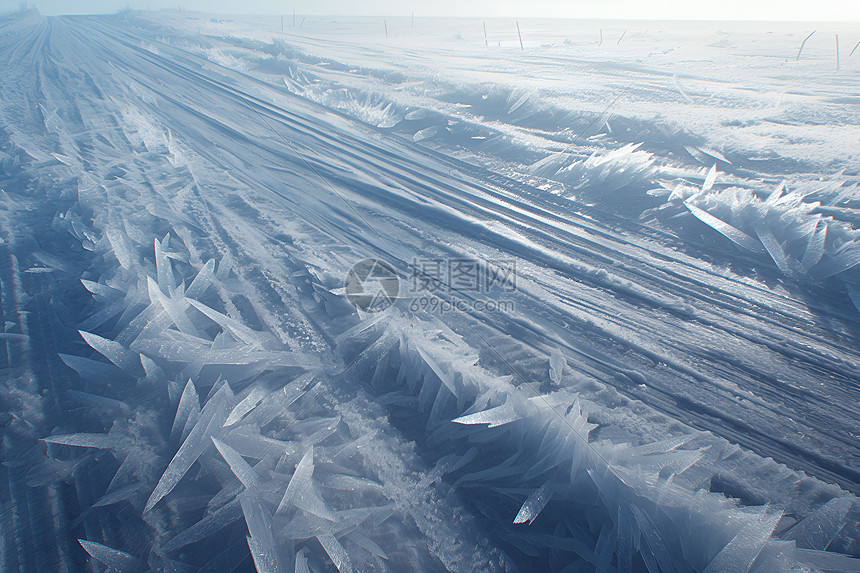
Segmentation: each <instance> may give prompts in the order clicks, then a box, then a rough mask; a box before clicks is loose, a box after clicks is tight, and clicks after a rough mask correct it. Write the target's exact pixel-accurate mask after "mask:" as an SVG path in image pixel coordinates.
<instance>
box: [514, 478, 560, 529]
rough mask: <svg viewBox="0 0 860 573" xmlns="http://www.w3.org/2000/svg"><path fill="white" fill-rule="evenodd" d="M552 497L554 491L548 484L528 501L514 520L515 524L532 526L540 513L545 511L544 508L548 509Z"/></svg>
mask: <svg viewBox="0 0 860 573" xmlns="http://www.w3.org/2000/svg"><path fill="white" fill-rule="evenodd" d="M551 496H552V490H551V489H550V484H549V483H548V482H547V483H545V484H544V485H543V486H542V487H541V488H540V489H538V490H536V491H535V492H534V493H532V494H531V495H530V496H529V497H528V499H526V501H525V503H523V506H522V507H521V508H520V511H519V513H517V516H516V517H515V518H514V523H526V522H528V523H529V524H531V523H532V522H533V521H534V520H535V519H536V518H537V516H538V515H539V514H540V512H541V511H543V508H544V507H546V504H547V503H548V502H549V499H550V497H551Z"/></svg>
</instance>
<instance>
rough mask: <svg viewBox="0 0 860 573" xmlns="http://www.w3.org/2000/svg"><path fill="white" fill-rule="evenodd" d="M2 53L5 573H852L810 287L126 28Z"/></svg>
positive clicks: (832, 411) (97, 29) (821, 291)
mask: <svg viewBox="0 0 860 573" xmlns="http://www.w3.org/2000/svg"><path fill="white" fill-rule="evenodd" d="M2 26H3V30H2V40H0V61H3V62H4V68H3V74H2V78H0V90H2V99H0V136H1V137H2V156H0V159H2V166H3V179H2V181H0V185H2V187H3V189H4V192H3V193H2V201H3V203H2V211H0V214H2V224H3V230H2V239H3V242H2V245H0V246H1V247H2V249H3V253H2V257H3V266H2V270H0V273H2V281H3V320H4V321H5V323H6V326H5V328H4V331H5V332H4V333H3V334H2V335H0V336H2V337H3V339H4V342H5V345H6V347H7V352H6V358H5V364H4V366H5V367H6V372H7V373H8V374H7V375H6V384H5V387H6V389H4V392H5V394H4V395H3V401H4V405H5V408H4V410H5V411H6V414H5V418H4V450H3V451H4V469H3V470H2V471H3V472H4V474H5V476H6V477H7V478H8V479H7V481H8V484H9V488H8V492H9V493H8V497H6V498H0V500H2V504H3V505H2V519H3V520H4V528H3V529H4V531H3V534H2V536H0V539H2V546H0V547H2V550H1V551H0V559H3V560H5V561H4V563H5V564H6V569H7V570H10V571H11V570H15V569H19V570H21V571H43V570H44V571H52V570H70V571H71V570H78V569H82V570H83V568H84V567H85V566H84V563H85V562H86V559H87V557H88V555H89V556H92V557H93V558H95V559H96V560H98V561H100V562H103V563H105V564H107V565H108V566H111V567H114V568H115V569H118V570H123V571H126V570H128V571H132V570H145V569H146V567H150V568H152V569H153V570H162V569H159V567H161V568H163V570H172V569H168V567H170V566H172V565H171V564H179V566H182V567H187V568H188V570H193V571H197V570H201V571H204V570H206V571H215V570H218V571H226V570H229V567H226V566H225V565H224V563H227V562H229V563H231V564H232V565H231V567H242V568H246V569H247V568H250V567H252V565H251V563H252V561H251V560H250V559H248V547H249V546H250V549H251V554H252V555H253V563H254V564H255V565H256V567H257V569H258V570H259V571H287V570H290V571H291V570H293V569H292V568H293V567H295V569H296V571H300V570H307V565H305V564H306V563H310V564H311V565H310V566H311V570H318V571H322V570H326V567H331V566H332V564H334V565H335V566H337V567H338V568H339V569H340V571H341V572H344V571H346V570H348V569H349V568H351V567H354V568H356V569H359V570H393V571H398V570H399V571H403V570H407V569H412V570H416V569H421V570H428V571H429V570H444V569H448V570H451V571H467V570H590V569H594V570H601V571H614V570H637V571H638V570H643V571H644V570H650V571H653V572H656V571H658V570H662V571H675V570H677V571H686V570H697V571H698V570H705V569H706V568H707V570H709V571H746V570H748V568H749V567H753V568H754V569H755V570H760V571H776V570H782V569H786V570H787V569H788V568H790V567H792V566H796V565H798V564H805V565H806V566H808V567H813V566H816V564H817V565H818V566H821V567H822V569H824V570H841V571H848V570H853V569H852V567H854V564H855V562H854V561H849V560H848V559H847V558H843V561H838V558H839V557H838V556H836V555H835V554H831V555H829V556H828V555H827V554H823V553H815V552H814V551H813V550H823V549H826V548H828V547H829V548H830V549H831V550H833V551H836V552H842V553H847V554H849V555H850V554H854V555H856V554H858V553H860V546H858V542H860V533H858V529H857V527H858V525H857V523H858V521H857V519H858V515H860V513H858V512H860V507H857V506H856V504H853V505H852V503H853V502H854V501H855V498H854V495H853V494H856V493H857V492H858V491H860V441H858V436H860V415H858V411H860V386H858V374H857V372H858V356H860V354H858V351H860V347H858V342H857V341H858V332H860V330H858V327H860V321H858V320H857V314H856V313H857V311H856V309H854V308H853V306H852V305H851V302H850V300H849V299H848V298H847V297H846V296H844V294H843V295H842V296H840V297H837V296H834V295H833V287H832V285H830V284H827V283H818V282H802V281H790V280H787V281H785V282H781V281H778V280H777V278H776V277H775V275H774V273H773V272H772V271H768V270H765V271H764V272H763V277H764V278H762V277H761V276H756V275H755V274H754V273H752V272H750V273H747V272H745V270H747V269H751V268H753V267H755V266H757V265H759V264H760V259H756V258H755V257H754V256H753V255H752V254H743V253H740V252H738V254H736V255H735V258H734V262H735V264H736V265H737V268H736V269H735V270H729V268H728V266H727V265H724V264H722V262H721V261H720V259H719V256H717V260H718V264H713V262H712V261H711V258H710V257H709V255H708V253H707V252H704V250H703V247H704V246H705V244H704V243H702V242H696V241H687V240H684V239H682V238H681V237H679V235H678V234H676V233H674V232H672V231H671V229H669V228H668V227H660V226H658V225H656V224H650V223H647V222H646V220H645V219H641V220H635V219H631V218H629V217H624V216H619V215H618V214H614V213H610V212H609V211H608V210H607V209H606V206H605V205H595V204H594V203H593V202H592V203H591V204H589V203H586V202H583V201H578V200H575V199H571V198H569V197H567V196H564V195H563V194H558V193H553V192H551V190H548V189H547V188H541V187H540V186H539V185H538V184H530V182H529V181H528V180H527V179H523V178H514V177H509V176H507V175H505V174H502V173H499V170H497V169H492V168H490V169H487V168H484V167H482V166H481V163H480V161H468V160H464V158H462V157H460V158H457V157H454V155H457V154H455V153H444V152H442V151H440V150H433V149H431V148H430V147H429V146H427V145H423V144H422V140H423V139H425V135H426V134H425V135H422V136H421V137H417V138H405V137H403V136H402V135H403V134H399V133H397V132H396V130H392V129H389V128H386V127H374V126H372V125H369V124H367V123H362V122H359V121H357V120H356V119H355V118H354V117H350V116H349V115H347V114H346V113H344V112H343V111H339V110H338V109H335V108H336V107H337V106H330V107H326V106H324V105H321V104H320V103H317V102H315V101H311V99H309V98H306V97H302V96H300V95H298V94H297V93H295V92H296V90H295V89H290V86H289V82H287V84H286V85H285V84H284V83H283V82H282V83H280V84H277V83H273V82H271V81H268V80H269V79H270V75H271V74H270V73H267V74H262V73H255V72H252V71H248V70H244V71H243V70H242V69H241V68H242V66H235V65H234V66H231V65H229V62H226V63H225V62H223V61H221V62H217V61H215V60H216V59H207V58H205V57H204V55H205V52H204V51H201V50H197V49H191V48H190V47H189V45H190V44H193V43H194V42H195V41H196V40H195V39H193V38H191V36H189V37H188V38H184V37H182V36H181V35H179V32H177V31H176V29H173V30H169V29H168V28H167V27H164V28H162V27H159V26H161V24H156V23H154V21H152V20H143V19H137V18H136V17H132V16H127V17H103V18H83V17H79V18H72V17H64V18H50V19H48V18H41V17H38V16H36V15H25V16H18V17H14V18H9V19H7V20H5V21H4V22H3V23H2ZM168 34H170V36H168ZM619 43H620V42H619ZM332 49H334V48H332ZM335 52H336V50H335ZM219 54H221V55H222V56H223V54H222V53H221V52H219ZM220 59H223V58H220ZM222 64H226V65H222ZM345 67H346V66H345ZM413 117H416V116H413ZM621 143H624V142H621ZM621 143H619V145H621ZM491 167H492V166H491ZM746 176H747V177H749V175H746ZM691 210H692V209H691ZM685 212H686V211H685ZM688 216H689V214H688ZM812 234H813V236H814V234H815V228H814V227H813V230H812ZM759 236H760V237H763V236H764V237H766V235H764V234H763V233H762V234H759ZM709 237H710V236H709ZM762 243H764V244H765V247H767V246H768V244H767V241H766V239H765V238H762ZM786 244H787V243H786ZM770 250H771V249H768V251H770ZM848 250H850V246H849V247H848V248H843V251H848ZM762 251H764V250H763V249H762ZM819 256H820V255H819ZM838 257H839V253H837V254H836V255H834V256H833V257H832V260H833V261H835V262H834V263H833V264H834V265H835V264H842V262H841V261H842V259H839V258H838ZM843 258H844V257H843ZM367 259H376V260H380V261H382V262H384V263H385V264H386V265H388V266H389V267H390V268H391V269H393V270H394V271H395V273H396V274H397V276H398V277H399V285H398V287H399V294H398V297H397V300H396V301H395V302H394V304H393V305H392V306H391V307H390V308H388V309H387V310H385V311H384V312H380V313H365V312H361V311H356V310H355V309H354V308H353V307H352V306H351V305H350V303H349V300H348V298H347V293H346V290H345V289H344V280H345V278H346V277H347V276H348V275H347V273H348V272H349V269H350V268H351V267H353V265H355V264H356V263H359V262H361V261H363V260H367ZM774 260H776V258H775V259H774ZM825 262H826V260H825ZM455 267H456V269H459V270H463V269H469V270H470V271H469V272H470V273H472V274H469V273H466V274H458V275H457V276H455V275H454V274H453V273H454V271H453V270H452V269H454V268H455ZM417 271H420V272H417ZM768 273H770V274H768ZM475 277H478V278H480V277H483V278H484V280H483V281H478V282H475V281H473V280H472V278H475ZM476 280H477V279H476ZM848 288H849V289H850V288H852V287H850V286H849V287H848ZM843 293H844V291H843ZM78 331H81V332H82V334H78ZM189 381H190V382H189ZM198 396H199V398H198ZM200 399H202V400H200ZM481 412H485V413H484V414H482V413H481ZM455 419H456V420H457V422H456V423H455V422H452V420H455ZM488 423H489V427H488V426H487V425H486V424H488ZM591 428H594V429H591ZM589 430H590V433H589ZM40 440H41V441H40ZM213 442H214V444H213ZM46 443H47V456H46V455H45V451H46V450H45V448H46V445H45V444H46ZM180 444H181V447H180ZM106 450H107V451H110V455H107V454H105V453H104V452H105V451H106ZM177 452H178V453H177ZM285 452H286V453H285ZM240 484H241V485H240ZM4 489H5V487H4ZM727 498H733V499H734V500H736V501H728V500H727ZM538 514H540V516H538ZM243 517H244V522H245V525H242V524H241V523H240V521H241V519H242V518H243ZM536 518H537V519H536ZM804 518H805V519H806V521H803V520H804ZM207 520H208V521H207ZM515 521H516V522H529V523H528V524H525V523H513V522H515ZM532 521H533V523H532ZM798 522H799V524H798V525H796V526H795V524H796V523H798ZM195 524H197V525H195ZM200 524H204V525H200ZM793 526H794V527H793ZM195 528H196V529H195ZM246 528H247V529H246ZM246 533H247V534H249V535H250V537H249V538H248V541H247V543H246V541H245V538H244V536H245V534H246ZM183 535H185V536H186V537H185V538H183V537H182V536H183ZM76 539H82V540H85V541H83V542H81V544H80V545H79V544H78V542H77V541H76ZM46 540H47V545H48V546H54V545H55V546H56V549H53V548H52V549H50V550H48V549H45V541H46ZM394 540H396V542H395V541H394ZM792 540H793V541H795V542H796V544H797V546H798V547H799V548H800V549H796V548H795V545H794V544H792V543H786V542H787V541H792ZM82 547H83V549H81V548H82ZM83 550H86V553H85V552H84V551H83ZM221 550H223V554H218V553H219V552H220V551H221ZM827 559H830V561H827V564H825V561H826V560H827ZM225 560H227V561H225ZM230 560H232V561H230ZM147 563H148V565H145V564H147ZM743 564H745V565H743ZM58 567H59V569H58ZM207 567H208V568H207ZM303 567H304V569H303ZM314 567H316V569H314ZM840 567H841V568H840ZM566 568H567V569H566ZM828 568H829V569H828ZM183 570H184V569H183Z"/></svg>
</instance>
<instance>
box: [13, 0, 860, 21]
mask: <svg viewBox="0 0 860 573" xmlns="http://www.w3.org/2000/svg"><path fill="white" fill-rule="evenodd" d="M20 4H21V2H20V1H19V0H0V12H8V11H10V10H13V9H16V8H17V7H18V6H19V5H20ZM28 4H30V5H31V6H32V5H35V6H36V7H37V8H38V9H39V11H40V12H42V13H43V14H84V13H88V14H98V13H106V12H115V11H116V10H118V9H120V8H122V7H124V6H127V5H128V6H131V7H132V8H150V9H159V8H176V7H177V6H178V5H180V4H181V6H182V8H184V9H185V10H198V11H206V12H220V13H232V14H291V13H292V11H293V10H295V11H296V12H298V13H301V14H336V15H363V16H409V15H410V13H411V12H414V13H415V15H416V16H475V17H481V18H489V17H494V16H514V17H527V16H535V17H564V18H631V19H640V18H646V19H691V20H815V21H821V20H834V21H849V20H850V21H855V22H856V21H860V0H814V1H810V0H803V1H797V0H782V1H781V0H717V1H714V0H711V1H703V0H664V1H648V0H638V1H637V0H422V1H418V0H412V1H411V0H352V1H350V0H294V1H289V0H287V1H284V0H179V1H178V2H177V1H176V0H35V1H31V2H28Z"/></svg>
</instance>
